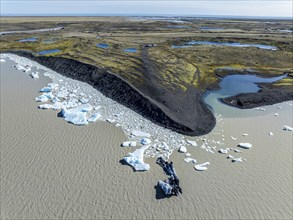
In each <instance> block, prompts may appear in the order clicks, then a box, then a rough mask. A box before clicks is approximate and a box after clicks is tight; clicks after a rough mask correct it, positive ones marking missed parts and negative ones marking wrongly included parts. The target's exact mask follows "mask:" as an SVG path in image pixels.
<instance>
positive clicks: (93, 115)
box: [88, 113, 102, 122]
mask: <svg viewBox="0 0 293 220" xmlns="http://www.w3.org/2000/svg"><path fill="white" fill-rule="evenodd" d="M101 117H102V115H101V114H100V113H94V114H92V115H91V117H90V118H89V119H88V122H96V121H97V120H98V119H99V118H101Z"/></svg>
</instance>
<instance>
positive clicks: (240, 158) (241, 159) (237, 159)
mask: <svg viewBox="0 0 293 220" xmlns="http://www.w3.org/2000/svg"><path fill="white" fill-rule="evenodd" d="M244 161H245V159H243V158H242V157H238V158H232V162H233V163H239V162H244Z"/></svg>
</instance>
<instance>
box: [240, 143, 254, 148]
mask: <svg viewBox="0 0 293 220" xmlns="http://www.w3.org/2000/svg"><path fill="white" fill-rule="evenodd" d="M238 146H239V147H242V148H244V149H250V148H251V147H252V144H250V143H239V144H238Z"/></svg>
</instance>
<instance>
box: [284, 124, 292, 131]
mask: <svg viewBox="0 0 293 220" xmlns="http://www.w3.org/2000/svg"><path fill="white" fill-rule="evenodd" d="M283 130H285V131H293V128H292V127H289V126H287V125H284V128H283Z"/></svg>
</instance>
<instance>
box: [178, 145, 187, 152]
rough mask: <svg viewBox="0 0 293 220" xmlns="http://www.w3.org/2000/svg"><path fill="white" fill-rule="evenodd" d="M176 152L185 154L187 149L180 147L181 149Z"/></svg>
mask: <svg viewBox="0 0 293 220" xmlns="http://www.w3.org/2000/svg"><path fill="white" fill-rule="evenodd" d="M178 151H179V152H180V153H186V152H187V149H186V147H184V146H181V147H180V148H179V150H178Z"/></svg>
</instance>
